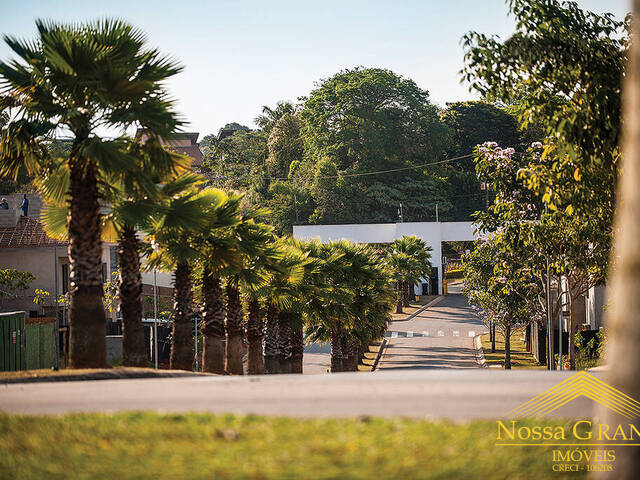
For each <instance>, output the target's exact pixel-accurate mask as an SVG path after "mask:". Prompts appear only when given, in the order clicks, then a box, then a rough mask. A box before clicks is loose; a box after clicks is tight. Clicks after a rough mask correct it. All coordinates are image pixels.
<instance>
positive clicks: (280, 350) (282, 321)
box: [276, 312, 292, 373]
mask: <svg viewBox="0 0 640 480" xmlns="http://www.w3.org/2000/svg"><path fill="white" fill-rule="evenodd" d="M276 345H277V359H278V371H277V373H291V346H292V345H291V315H290V314H289V313H288V312H280V313H279V315H278V336H277V343H276Z"/></svg>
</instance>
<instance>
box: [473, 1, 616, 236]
mask: <svg viewBox="0 0 640 480" xmlns="http://www.w3.org/2000/svg"><path fill="white" fill-rule="evenodd" d="M509 7H510V12H511V13H512V14H513V16H514V18H515V20H516V32H515V33H514V34H513V35H512V36H511V37H510V38H509V39H507V40H505V41H504V42H500V41H499V40H498V39H497V38H494V37H488V36H486V35H483V34H479V33H474V32H472V33H469V34H467V35H466V36H465V37H464V45H465V50H466V53H465V58H466V62H467V63H466V66H465V68H464V70H463V77H464V79H465V80H467V81H468V82H470V84H471V86H472V88H474V89H475V90H476V91H478V92H479V93H480V94H482V95H484V96H487V97H490V98H495V99H498V100H501V101H504V102H510V101H512V100H517V101H518V102H519V114H520V117H521V120H522V122H523V125H524V126H525V127H526V126H527V125H528V124H530V123H537V124H538V125H541V126H542V127H543V128H544V129H545V133H546V135H547V136H549V137H551V138H552V139H553V142H547V143H548V144H549V145H550V146H551V148H554V149H556V150H557V153H556V154H555V155H554V162H553V165H552V167H553V168H552V169H551V170H548V169H547V170H544V171H539V170H536V171H535V175H534V177H533V178H532V185H533V186H537V185H539V187H538V189H539V190H540V191H542V193H543V194H546V195H547V196H548V197H547V198H548V202H549V203H550V205H554V206H558V207H560V208H569V207H571V209H573V210H579V209H582V210H583V211H584V212H589V211H590V210H591V209H593V208H594V207H595V208H603V207H606V208H608V209H609V220H608V223H609V224H610V223H611V216H612V213H613V203H614V195H615V179H616V165H617V160H618V158H619V156H620V150H619V138H620V91H621V81H622V78H623V75H624V69H625V64H626V57H627V47H628V39H629V37H628V34H627V33H626V25H625V23H624V22H620V21H617V20H615V19H614V17H613V16H612V15H597V14H595V13H592V12H585V11H583V10H581V9H580V7H578V5H577V4H576V3H573V2H559V1H556V0H551V1H547V0H513V1H511V2H509Z"/></svg>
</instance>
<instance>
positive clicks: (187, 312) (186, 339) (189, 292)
mask: <svg viewBox="0 0 640 480" xmlns="http://www.w3.org/2000/svg"><path fill="white" fill-rule="evenodd" d="M173 282H174V289H173V295H174V310H175V313H174V318H173V330H172V332H171V356H170V358H169V366H170V368H171V369H178V370H193V289H192V284H191V267H190V266H189V264H188V263H178V266H177V267H176V270H175V272H174V279H173Z"/></svg>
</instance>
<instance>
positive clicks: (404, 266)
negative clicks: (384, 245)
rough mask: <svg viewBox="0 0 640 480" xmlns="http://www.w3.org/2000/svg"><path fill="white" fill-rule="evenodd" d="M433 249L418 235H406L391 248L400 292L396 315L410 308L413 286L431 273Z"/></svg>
mask: <svg viewBox="0 0 640 480" xmlns="http://www.w3.org/2000/svg"><path fill="white" fill-rule="evenodd" d="M431 252H432V248H431V247H430V246H429V245H427V244H426V242H425V241H424V240H422V239H421V238H419V237H417V236H416V235H405V236H403V237H402V238H399V239H397V240H395V241H394V242H393V243H392V244H391V246H390V262H391V264H392V265H393V267H394V270H395V278H396V282H397V283H396V286H397V290H398V304H397V308H396V313H402V307H403V306H404V307H408V306H409V300H410V297H411V295H410V294H411V291H412V286H413V285H415V284H416V283H418V281H419V280H420V278H422V277H424V276H426V275H428V274H429V272H431Z"/></svg>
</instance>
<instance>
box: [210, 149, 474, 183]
mask: <svg viewBox="0 0 640 480" xmlns="http://www.w3.org/2000/svg"><path fill="white" fill-rule="evenodd" d="M473 155H474V154H473V153H468V154H466V155H462V156H460V157H454V158H447V159H445V160H438V161H437V162H430V163H424V164H422V165H412V166H409V167H400V168H392V169H389V170H377V171H375V172H363V173H345V174H339V175H322V176H320V177H314V178H345V177H349V178H352V177H366V176H370V175H383V174H385V173H394V172H402V171H405V170H415V169H418V168H424V167H430V166H433V165H441V164H443V163H449V162H455V161H456V160H463V159H465V158H469V157H472V156H473ZM248 176H249V174H246V175H242V176H240V177H226V176H218V177H214V178H213V179H214V180H215V179H219V180H242V179H244V178H247V177H248ZM254 178H259V179H263V180H292V179H291V178H289V177H254Z"/></svg>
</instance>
